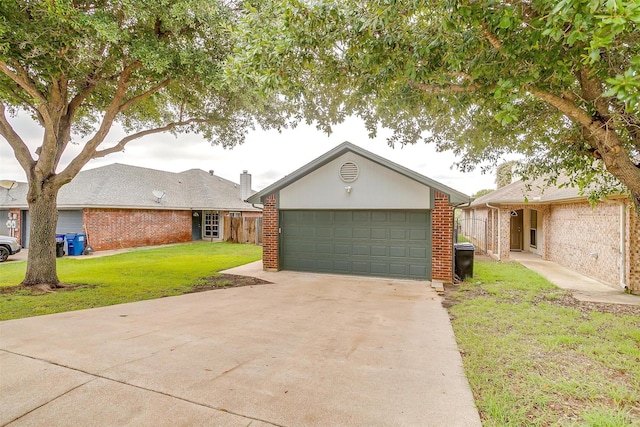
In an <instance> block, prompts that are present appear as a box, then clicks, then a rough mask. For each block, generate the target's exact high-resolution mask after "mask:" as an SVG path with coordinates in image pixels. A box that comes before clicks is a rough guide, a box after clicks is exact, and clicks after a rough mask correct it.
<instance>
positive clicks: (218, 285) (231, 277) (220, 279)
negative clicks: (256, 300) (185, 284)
mask: <svg viewBox="0 0 640 427" xmlns="http://www.w3.org/2000/svg"><path fill="white" fill-rule="evenodd" d="M270 283H272V282H268V281H266V280H262V279H258V278H257V277H249V276H238V275H236V274H218V275H217V276H211V277H205V278H204V279H202V283H199V284H197V285H194V286H193V288H192V289H191V290H190V291H189V292H188V293H193V292H204V291H211V290H214V289H224V288H237V287H240V286H253V285H267V284H270Z"/></svg>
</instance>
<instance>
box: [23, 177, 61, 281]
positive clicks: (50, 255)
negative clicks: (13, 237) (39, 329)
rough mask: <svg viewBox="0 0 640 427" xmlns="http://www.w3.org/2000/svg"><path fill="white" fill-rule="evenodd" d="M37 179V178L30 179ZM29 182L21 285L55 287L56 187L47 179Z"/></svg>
mask: <svg viewBox="0 0 640 427" xmlns="http://www.w3.org/2000/svg"><path fill="white" fill-rule="evenodd" d="M33 181H37V180H33ZM33 181H32V182H30V183H29V194H28V196H27V201H28V203H29V214H30V217H31V223H30V224H29V230H30V239H29V257H28V260H27V272H26V274H25V277H24V280H23V281H22V285H24V286H36V285H42V286H46V287H50V288H56V287H58V286H59V284H60V280H59V279H58V273H57V271H56V244H55V241H56V224H57V223H58V209H57V199H58V190H59V187H57V186H55V185H54V184H53V183H51V182H50V181H48V180H45V181H43V182H33Z"/></svg>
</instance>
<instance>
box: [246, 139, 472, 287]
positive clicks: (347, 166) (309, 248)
mask: <svg viewBox="0 0 640 427" xmlns="http://www.w3.org/2000/svg"><path fill="white" fill-rule="evenodd" d="M248 200H249V202H252V203H260V204H263V205H264V212H263V214H264V217H263V220H264V229H263V233H264V234H263V267H264V269H266V270H279V269H284V270H297V271H312V272H323V273H337V274H355V275H365V276H381V277H402V278H410V279H422V280H438V281H443V282H451V281H452V280H453V211H454V208H455V206H457V205H460V204H463V203H468V202H469V200H470V198H469V197H468V196H466V195H464V194H462V193H460V192H458V191H455V190H453V189H451V188H449V187H447V186H445V185H442V184H440V183H438V182H436V181H433V180H431V179H429V178H427V177H425V176H423V175H420V174H419V173H416V172H413V171H411V170H409V169H407V168H405V167H402V166H400V165H397V164H395V163H393V162H390V161H389V160H387V159H384V158H382V157H380V156H377V155H375V154H373V153H370V152H368V151H366V150H363V149H362V148H360V147H357V146H355V145H353V144H351V143H348V142H345V143H343V144H341V145H339V146H337V147H336V148H334V149H333V150H331V151H329V152H327V153H325V154H324V155H322V156H320V157H319V158H317V159H315V160H314V161H312V162H311V163H309V164H307V165H305V166H303V167H302V168H300V169H298V170H296V171H295V172H293V173H291V174H289V175H287V176H286V177H285V178H283V179H281V180H279V181H277V182H276V183H274V184H272V185H271V186H269V187H267V188H265V189H264V190H262V191H260V192H258V193H256V194H254V195H253V196H251V197H250V198H249V199H248Z"/></svg>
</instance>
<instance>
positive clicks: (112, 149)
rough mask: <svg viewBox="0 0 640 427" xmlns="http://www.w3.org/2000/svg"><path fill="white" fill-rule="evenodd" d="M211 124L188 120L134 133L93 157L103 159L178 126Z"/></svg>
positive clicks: (205, 120) (206, 121) (198, 120)
mask: <svg viewBox="0 0 640 427" xmlns="http://www.w3.org/2000/svg"><path fill="white" fill-rule="evenodd" d="M208 122H211V120H207V119H196V118H193V119H188V120H184V121H181V122H173V123H169V124H168V125H165V126H162V127H159V128H154V129H147V130H143V131H140V132H137V133H134V134H132V135H128V136H126V137H124V138H122V139H121V140H120V141H119V142H118V143H117V144H116V145H114V146H113V147H109V148H105V149H104V150H100V151H96V153H95V154H94V155H93V158H94V159H97V158H100V157H104V156H106V155H108V154H112V153H117V152H120V151H122V150H124V147H125V145H127V144H128V143H129V142H131V141H133V140H136V139H139V138H142V137H144V136H147V135H153V134H155V133H162V132H167V131H170V130H171V129H174V128H176V127H178V126H186V125H189V124H192V123H208Z"/></svg>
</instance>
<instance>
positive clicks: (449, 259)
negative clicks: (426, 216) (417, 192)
mask: <svg viewBox="0 0 640 427" xmlns="http://www.w3.org/2000/svg"><path fill="white" fill-rule="evenodd" d="M431 223H432V230H431V231H432V238H431V243H432V247H433V249H432V253H431V280H440V281H442V282H445V283H452V282H453V206H451V204H450V203H449V197H448V196H447V195H446V194H444V193H441V192H439V191H436V192H435V195H434V203H433V211H432V212H431Z"/></svg>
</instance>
